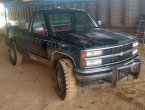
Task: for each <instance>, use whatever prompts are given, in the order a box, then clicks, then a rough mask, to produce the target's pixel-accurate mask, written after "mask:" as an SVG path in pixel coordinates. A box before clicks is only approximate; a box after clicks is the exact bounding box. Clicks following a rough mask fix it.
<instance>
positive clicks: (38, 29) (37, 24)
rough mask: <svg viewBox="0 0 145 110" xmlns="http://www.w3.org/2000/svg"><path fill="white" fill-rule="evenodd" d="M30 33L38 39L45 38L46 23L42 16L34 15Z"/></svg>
mask: <svg viewBox="0 0 145 110" xmlns="http://www.w3.org/2000/svg"><path fill="white" fill-rule="evenodd" d="M32 31H33V32H32V33H33V34H34V35H36V36H37V35H38V37H42V36H45V35H46V33H47V29H46V23H45V19H44V15H43V14H36V15H35V18H34V22H33V29H32Z"/></svg>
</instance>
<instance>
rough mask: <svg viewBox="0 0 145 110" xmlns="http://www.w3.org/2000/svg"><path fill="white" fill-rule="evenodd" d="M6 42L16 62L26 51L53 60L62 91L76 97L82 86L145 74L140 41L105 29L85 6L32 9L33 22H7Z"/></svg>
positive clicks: (60, 92)
mask: <svg viewBox="0 0 145 110" xmlns="http://www.w3.org/2000/svg"><path fill="white" fill-rule="evenodd" d="M7 33H8V38H7V44H8V46H9V54H10V59H11V63H12V64H13V65H20V64H21V63H22V61H23V57H24V56H26V55H27V56H29V58H37V59H39V60H42V61H45V62H47V63H51V65H52V68H53V69H54V71H55V74H56V83H57V86H56V88H57V92H58V95H59V97H60V98H61V99H62V100H67V99H72V98H74V97H75V95H76V92H77V86H79V87H86V86H92V85H94V84H101V83H106V82H107V83H110V84H112V85H114V86H115V85H116V83H117V82H118V81H120V80H121V79H123V78H124V77H127V76H128V75H132V76H133V78H134V79H137V78H138V77H139V74H140V66H141V60H140V57H139V55H138V50H137V47H138V41H137V39H136V38H135V37H134V36H132V35H129V34H126V33H122V32H116V31H112V30H110V29H103V28H100V27H99V26H98V23H96V22H95V21H94V20H93V19H92V18H91V17H90V16H89V15H88V14H87V13H86V12H85V11H83V10H79V9H60V8H58V9H51V10H41V11H37V12H34V13H33V17H32V19H31V21H30V22H29V26H28V28H26V29H24V28H21V27H20V26H11V27H9V28H8V31H7Z"/></svg>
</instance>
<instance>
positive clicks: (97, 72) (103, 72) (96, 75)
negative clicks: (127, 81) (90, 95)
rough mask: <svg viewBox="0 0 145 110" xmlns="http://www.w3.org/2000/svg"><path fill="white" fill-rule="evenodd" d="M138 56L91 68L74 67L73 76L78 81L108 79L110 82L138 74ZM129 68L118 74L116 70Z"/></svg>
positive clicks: (139, 61) (139, 62)
mask: <svg viewBox="0 0 145 110" xmlns="http://www.w3.org/2000/svg"><path fill="white" fill-rule="evenodd" d="M140 64H141V60H140V57H139V56H137V57H136V58H134V59H132V60H130V61H127V62H124V63H121V64H117V65H113V66H107V67H100V68H92V69H75V72H76V73H75V77H76V79H77V80H78V81H83V82H84V81H96V80H98V81H99V80H104V81H105V80H110V81H111V82H117V81H119V80H120V79H122V78H123V77H125V76H127V75H129V74H132V75H139V73H140ZM125 68H129V70H130V71H129V72H128V73H126V74H123V73H122V76H121V75H118V70H121V69H125Z"/></svg>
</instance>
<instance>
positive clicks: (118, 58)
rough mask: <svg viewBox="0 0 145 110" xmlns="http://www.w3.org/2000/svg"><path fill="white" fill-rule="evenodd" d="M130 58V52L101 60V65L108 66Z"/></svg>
mask: <svg viewBox="0 0 145 110" xmlns="http://www.w3.org/2000/svg"><path fill="white" fill-rule="evenodd" d="M131 57H132V52H129V53H126V54H124V55H122V56H115V57H108V58H103V59H102V63H103V64H110V63H116V62H121V61H123V60H126V59H128V58H131Z"/></svg>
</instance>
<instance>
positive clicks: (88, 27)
mask: <svg viewBox="0 0 145 110" xmlns="http://www.w3.org/2000/svg"><path fill="white" fill-rule="evenodd" d="M79 28H83V29H84V28H85V29H94V28H98V27H93V26H92V27H91V26H83V27H79Z"/></svg>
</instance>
